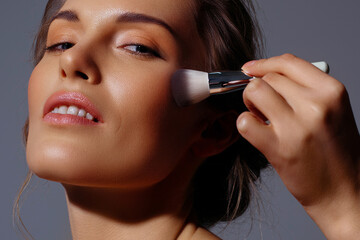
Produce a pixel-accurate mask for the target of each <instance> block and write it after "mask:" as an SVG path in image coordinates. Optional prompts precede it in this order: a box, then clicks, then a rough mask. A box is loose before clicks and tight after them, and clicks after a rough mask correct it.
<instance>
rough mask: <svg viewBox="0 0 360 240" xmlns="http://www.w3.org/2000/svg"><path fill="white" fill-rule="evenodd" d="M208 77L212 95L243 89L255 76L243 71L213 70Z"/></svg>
mask: <svg viewBox="0 0 360 240" xmlns="http://www.w3.org/2000/svg"><path fill="white" fill-rule="evenodd" d="M208 77H209V88H210V94H211V95H215V94H222V93H228V92H233V91H238V90H243V89H244V88H245V87H246V86H247V84H248V83H249V82H250V79H252V78H253V77H250V76H248V75H246V74H245V73H243V72H241V71H229V72H211V73H209V76H208Z"/></svg>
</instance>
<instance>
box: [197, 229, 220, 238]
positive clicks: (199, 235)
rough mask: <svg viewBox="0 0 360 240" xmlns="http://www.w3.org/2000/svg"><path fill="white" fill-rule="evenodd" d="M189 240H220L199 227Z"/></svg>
mask: <svg viewBox="0 0 360 240" xmlns="http://www.w3.org/2000/svg"><path fill="white" fill-rule="evenodd" d="M190 239H191V240H221V238H219V237H218V236H216V235H215V234H213V233H212V232H210V231H209V230H206V229H205V228H201V227H199V228H198V229H197V230H196V231H195V233H194V235H193V236H192V238H190Z"/></svg>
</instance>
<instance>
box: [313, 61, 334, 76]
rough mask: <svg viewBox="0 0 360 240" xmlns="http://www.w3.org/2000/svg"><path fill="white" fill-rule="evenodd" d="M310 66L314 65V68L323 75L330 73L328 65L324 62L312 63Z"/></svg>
mask: <svg viewBox="0 0 360 240" xmlns="http://www.w3.org/2000/svg"><path fill="white" fill-rule="evenodd" d="M312 65H314V66H315V67H317V68H318V69H320V70H321V71H323V72H325V73H329V71H330V68H329V64H327V63H326V62H324V61H321V62H313V63H312Z"/></svg>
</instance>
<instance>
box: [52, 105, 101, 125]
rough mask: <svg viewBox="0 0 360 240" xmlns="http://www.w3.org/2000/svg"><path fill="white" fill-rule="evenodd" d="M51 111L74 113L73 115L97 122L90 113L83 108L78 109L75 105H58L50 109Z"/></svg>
mask: <svg viewBox="0 0 360 240" xmlns="http://www.w3.org/2000/svg"><path fill="white" fill-rule="evenodd" d="M51 112H52V113H58V114H70V115H74V116H79V117H84V118H86V119H89V120H90V121H95V122H97V120H96V119H95V118H94V117H93V116H92V115H91V114H90V113H87V112H86V111H85V110H84V109H79V108H78V107H76V106H70V107H67V106H60V107H56V108H54V110H52V111H51Z"/></svg>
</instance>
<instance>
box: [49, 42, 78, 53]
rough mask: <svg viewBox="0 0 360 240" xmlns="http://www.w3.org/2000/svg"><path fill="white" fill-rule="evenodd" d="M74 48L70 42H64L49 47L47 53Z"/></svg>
mask: <svg viewBox="0 0 360 240" xmlns="http://www.w3.org/2000/svg"><path fill="white" fill-rule="evenodd" d="M73 46H74V44H73V43H69V42H63V43H56V44H53V45H51V46H49V47H46V48H45V50H46V51H49V52H55V51H61V52H63V51H65V50H67V49H70V48H72V47H73Z"/></svg>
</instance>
